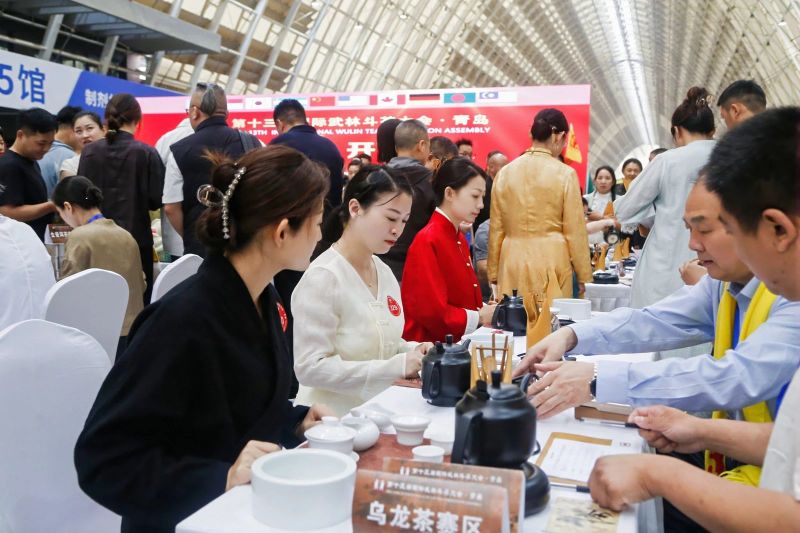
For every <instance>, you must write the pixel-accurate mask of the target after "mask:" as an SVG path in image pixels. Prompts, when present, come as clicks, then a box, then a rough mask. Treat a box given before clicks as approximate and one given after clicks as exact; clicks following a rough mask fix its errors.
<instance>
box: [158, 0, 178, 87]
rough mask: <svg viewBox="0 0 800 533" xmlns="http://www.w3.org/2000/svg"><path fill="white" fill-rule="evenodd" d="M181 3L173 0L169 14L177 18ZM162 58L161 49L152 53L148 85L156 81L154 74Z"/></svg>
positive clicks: (162, 52)
mask: <svg viewBox="0 0 800 533" xmlns="http://www.w3.org/2000/svg"><path fill="white" fill-rule="evenodd" d="M181 5H183V0H174V2H172V5H171V6H170V7H169V16H170V17H175V18H178V15H180V12H181ZM162 59H164V51H163V50H159V51H158V52H156V53H155V54H153V61H152V62H151V63H150V85H153V84H154V83H155V81H156V74H158V67H160V66H161V60H162Z"/></svg>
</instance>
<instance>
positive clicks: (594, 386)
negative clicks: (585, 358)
mask: <svg viewBox="0 0 800 533" xmlns="http://www.w3.org/2000/svg"><path fill="white" fill-rule="evenodd" d="M589 394H591V396H592V400H594V399H595V398H596V397H597V363H595V364H594V376H593V377H592V381H590V382H589Z"/></svg>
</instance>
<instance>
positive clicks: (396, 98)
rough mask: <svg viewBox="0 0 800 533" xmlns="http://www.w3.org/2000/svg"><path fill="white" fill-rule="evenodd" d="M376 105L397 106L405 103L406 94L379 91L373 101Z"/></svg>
mask: <svg viewBox="0 0 800 533" xmlns="http://www.w3.org/2000/svg"><path fill="white" fill-rule="evenodd" d="M370 103H372V104H373V105H377V106H378V107H397V106H401V105H406V95H404V94H397V93H379V94H378V95H377V97H376V98H375V100H374V102H370Z"/></svg>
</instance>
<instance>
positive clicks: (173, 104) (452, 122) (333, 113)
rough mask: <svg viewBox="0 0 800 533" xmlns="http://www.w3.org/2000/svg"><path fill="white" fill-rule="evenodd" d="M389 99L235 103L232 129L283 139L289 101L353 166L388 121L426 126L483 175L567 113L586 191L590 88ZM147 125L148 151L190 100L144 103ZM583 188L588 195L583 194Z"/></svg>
mask: <svg viewBox="0 0 800 533" xmlns="http://www.w3.org/2000/svg"><path fill="white" fill-rule="evenodd" d="M452 91H455V90H438V91H413V92H411V91H407V92H398V91H395V92H391V93H372V94H370V93H352V94H325V95H313V96H310V95H296V96H288V95H287V96H276V95H269V96H263V97H252V96H247V97H244V96H230V97H229V98H228V101H229V103H228V106H229V110H230V115H229V120H228V122H229V124H230V125H231V126H232V127H234V128H239V129H242V130H245V131H248V132H250V133H252V134H254V135H256V136H258V137H259V138H260V139H261V140H262V141H263V142H264V143H268V142H269V141H270V140H272V139H273V138H275V137H276V136H277V135H278V132H277V130H276V129H275V124H274V122H273V120H272V109H273V107H274V104H277V102H278V101H280V100H281V99H283V98H296V99H298V100H299V101H300V102H301V103H302V104H303V105H304V106H305V107H306V115H307V118H308V122H309V124H310V125H311V126H313V127H315V128H316V129H317V132H318V133H319V134H320V135H323V136H324V137H327V138H329V139H331V140H332V141H333V142H334V143H336V146H337V147H338V148H339V150H340V151H341V153H342V157H343V158H344V160H345V165H347V162H348V161H349V160H350V159H352V158H354V157H355V156H356V154H358V153H360V152H366V153H368V154H371V155H373V160H374V159H375V154H376V152H377V146H376V133H377V128H378V126H379V125H380V123H381V122H383V121H385V120H387V119H389V118H399V119H403V120H404V119H408V118H415V119H418V120H421V121H422V122H424V123H425V124H426V126H427V127H428V133H429V135H430V136H431V137H433V136H437V135H443V136H445V137H448V138H449V139H451V140H453V141H455V140H458V139H461V138H466V139H469V140H471V141H472V143H473V157H474V159H475V161H476V162H477V163H478V164H479V165H480V166H482V167H485V165H486V157H487V155H488V154H489V152H491V151H493V150H499V151H501V152H503V153H504V154H505V155H506V156H508V157H509V159H514V158H516V157H517V156H519V155H520V154H521V153H522V152H523V151H524V150H526V149H527V148H528V147H529V146H530V144H531V140H530V127H531V124H532V122H533V117H534V116H535V115H536V113H537V112H538V111H540V110H541V109H544V108H546V107H556V108H558V109H560V110H561V111H563V112H564V114H565V115H566V116H567V120H568V121H569V122H570V124H571V126H572V132H573V135H574V138H572V139H571V143H570V144H571V146H572V150H571V151H570V154H569V156H570V157H571V158H572V160H570V159H568V160H567V161H566V162H567V163H568V164H570V165H572V166H573V167H574V168H575V170H576V171H577V173H578V176H579V179H580V181H581V186H582V187H584V186H585V179H586V161H587V155H588V151H589V87H588V86H564V87H517V88H513V89H459V90H457V92H452ZM140 102H141V103H142V108H143V111H144V114H145V117H144V119H143V121H142V127H141V129H140V132H139V134H138V136H139V138H140V139H141V140H143V141H144V142H147V143H149V144H155V142H156V141H157V140H158V138H159V137H161V135H163V134H164V133H166V132H167V131H170V130H172V129H173V128H175V127H176V126H177V125H178V123H179V122H180V121H181V120H183V119H184V118H185V116H186V115H185V111H184V110H185V107H186V98H185V97H178V98H143V99H140ZM584 188H585V187H584Z"/></svg>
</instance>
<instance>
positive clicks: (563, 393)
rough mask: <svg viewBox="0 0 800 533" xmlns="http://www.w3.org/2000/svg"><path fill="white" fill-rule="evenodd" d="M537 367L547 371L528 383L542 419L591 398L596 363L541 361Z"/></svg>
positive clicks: (539, 370) (537, 413)
mask: <svg viewBox="0 0 800 533" xmlns="http://www.w3.org/2000/svg"><path fill="white" fill-rule="evenodd" d="M534 368H535V369H536V371H538V372H547V374H545V375H544V377H543V378H542V379H540V380H538V381H536V382H534V383H533V384H532V385H531V386H530V387H528V396H533V398H532V400H531V402H532V403H533V406H534V407H536V418H538V419H539V420H544V419H545V418H549V417H551V416H553V415H556V414H558V413H560V412H561V411H563V410H564V409H569V408H570V407H575V406H578V405H581V404H582V403H586V402H589V401H591V400H592V395H591V392H590V391H589V384H590V382H591V381H592V378H593V377H594V363H575V362H572V361H567V362H562V363H541V364H538V365H536V366H535V367H534Z"/></svg>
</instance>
